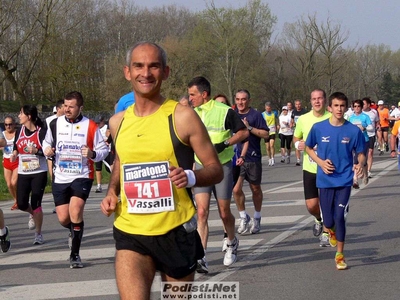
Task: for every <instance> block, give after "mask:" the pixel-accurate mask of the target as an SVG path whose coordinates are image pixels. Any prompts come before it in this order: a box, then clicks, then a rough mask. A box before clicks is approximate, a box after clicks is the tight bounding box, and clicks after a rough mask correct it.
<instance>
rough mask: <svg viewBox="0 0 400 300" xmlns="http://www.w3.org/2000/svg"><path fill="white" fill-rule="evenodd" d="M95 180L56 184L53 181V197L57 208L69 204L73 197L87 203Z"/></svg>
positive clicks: (76, 180)
mask: <svg viewBox="0 0 400 300" xmlns="http://www.w3.org/2000/svg"><path fill="white" fill-rule="evenodd" d="M92 184H93V179H89V178H77V179H75V180H74V181H72V182H69V183H55V182H54V181H53V185H52V187H53V197H54V204H55V206H59V205H63V204H68V203H69V201H70V200H71V197H78V198H81V199H83V200H84V201H86V199H87V198H89V194H90V189H91V188H92Z"/></svg>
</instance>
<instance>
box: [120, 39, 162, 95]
mask: <svg viewBox="0 0 400 300" xmlns="http://www.w3.org/2000/svg"><path fill="white" fill-rule="evenodd" d="M124 74H125V78H126V80H128V81H130V82H131V84H132V88H133V90H134V91H135V93H136V94H137V95H138V96H139V97H140V96H141V97H144V98H147V99H150V98H153V97H158V96H159V95H160V88H161V84H162V81H163V80H165V79H167V78H168V75H169V67H168V66H163V64H162V59H161V54H160V52H159V49H158V48H157V47H155V46H153V45H150V44H144V45H140V46H138V47H136V48H135V49H134V50H133V51H132V57H131V63H130V65H129V66H125V67H124Z"/></svg>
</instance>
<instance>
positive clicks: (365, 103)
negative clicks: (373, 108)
mask: <svg viewBox="0 0 400 300" xmlns="http://www.w3.org/2000/svg"><path fill="white" fill-rule="evenodd" d="M363 103H364V105H363V110H367V111H368V110H369V108H370V105H369V104H368V102H367V101H365V100H364V101H363Z"/></svg>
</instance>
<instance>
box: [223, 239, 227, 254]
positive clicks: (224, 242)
mask: <svg viewBox="0 0 400 300" xmlns="http://www.w3.org/2000/svg"><path fill="white" fill-rule="evenodd" d="M226 249H228V238H227V237H224V239H223V240H222V252H225V251H226Z"/></svg>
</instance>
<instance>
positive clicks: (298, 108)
mask: <svg viewBox="0 0 400 300" xmlns="http://www.w3.org/2000/svg"><path fill="white" fill-rule="evenodd" d="M294 107H296V110H301V102H300V101H296V102H295V103H294Z"/></svg>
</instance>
